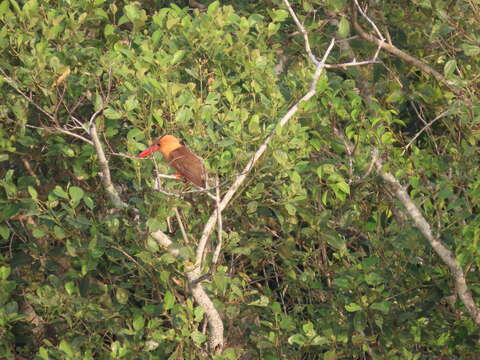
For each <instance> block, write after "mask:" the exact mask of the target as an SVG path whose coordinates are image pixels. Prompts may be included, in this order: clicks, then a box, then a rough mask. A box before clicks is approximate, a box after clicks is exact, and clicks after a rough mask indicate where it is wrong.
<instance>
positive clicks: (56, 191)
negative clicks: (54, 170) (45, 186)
mask: <svg viewBox="0 0 480 360" xmlns="http://www.w3.org/2000/svg"><path fill="white" fill-rule="evenodd" d="M53 194H55V195H56V196H58V197H61V198H64V199H67V200H68V194H67V193H66V192H65V190H63V189H62V187H61V186H59V185H57V186H55V188H54V189H53Z"/></svg>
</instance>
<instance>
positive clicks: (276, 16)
mask: <svg viewBox="0 0 480 360" xmlns="http://www.w3.org/2000/svg"><path fill="white" fill-rule="evenodd" d="M288 17H289V13H288V11H287V10H283V9H278V10H273V17H272V20H273V21H278V22H281V21H284V20H286V19H287V18H288Z"/></svg>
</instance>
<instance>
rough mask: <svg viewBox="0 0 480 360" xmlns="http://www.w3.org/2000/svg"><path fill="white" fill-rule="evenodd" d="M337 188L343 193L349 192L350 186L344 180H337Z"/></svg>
mask: <svg viewBox="0 0 480 360" xmlns="http://www.w3.org/2000/svg"><path fill="white" fill-rule="evenodd" d="M336 185H337V188H338V189H339V190H340V191H342V192H344V193H345V194H350V186H349V185H348V184H347V183H346V182H343V181H342V182H338V183H337V184H336Z"/></svg>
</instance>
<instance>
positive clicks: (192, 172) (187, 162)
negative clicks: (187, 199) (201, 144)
mask: <svg viewBox="0 0 480 360" xmlns="http://www.w3.org/2000/svg"><path fill="white" fill-rule="evenodd" d="M167 161H168V163H169V165H170V166H171V167H172V168H174V169H175V170H177V171H178V172H179V174H181V175H183V176H184V177H185V178H186V179H187V180H188V181H190V182H192V183H194V184H195V185H197V186H200V187H202V188H204V187H205V168H204V166H203V161H202V159H200V158H199V157H198V156H197V155H195V154H194V153H193V152H192V151H191V150H190V149H189V148H187V147H186V146H181V147H179V148H178V149H175V150H172V151H171V152H170V154H169V156H168V159H167Z"/></svg>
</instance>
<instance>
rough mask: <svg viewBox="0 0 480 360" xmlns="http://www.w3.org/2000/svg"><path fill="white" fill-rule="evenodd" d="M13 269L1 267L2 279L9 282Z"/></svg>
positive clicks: (0, 277)
mask: <svg viewBox="0 0 480 360" xmlns="http://www.w3.org/2000/svg"><path fill="white" fill-rule="evenodd" d="M10 272H11V269H10V267H8V266H0V279H1V280H7V279H8V277H9V276H10Z"/></svg>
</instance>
